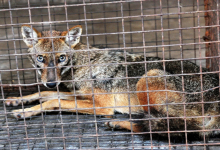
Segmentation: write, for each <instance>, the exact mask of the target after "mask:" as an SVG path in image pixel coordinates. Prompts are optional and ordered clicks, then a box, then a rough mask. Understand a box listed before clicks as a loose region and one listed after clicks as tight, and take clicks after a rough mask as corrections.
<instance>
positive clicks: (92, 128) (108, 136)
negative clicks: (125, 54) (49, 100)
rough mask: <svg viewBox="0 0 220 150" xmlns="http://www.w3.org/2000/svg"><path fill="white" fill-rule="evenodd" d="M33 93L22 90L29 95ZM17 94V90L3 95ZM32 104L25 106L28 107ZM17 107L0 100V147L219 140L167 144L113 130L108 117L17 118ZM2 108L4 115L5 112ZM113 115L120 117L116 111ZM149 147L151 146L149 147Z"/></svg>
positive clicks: (200, 145)
mask: <svg viewBox="0 0 220 150" xmlns="http://www.w3.org/2000/svg"><path fill="white" fill-rule="evenodd" d="M29 93H32V92H24V93H23V94H29ZM7 95H10V96H18V95H19V94H18V93H16V92H11V93H5V96H6V97H7ZM30 106H32V105H28V106H27V105H25V106H24V107H25V108H26V107H30ZM20 108H21V106H18V107H4V105H3V103H0V110H1V113H0V126H1V128H0V149H13V150H14V149H16V150H18V149H19V150H20V149H22V150H23V149H31V150H38V149H39V150H40V149H63V148H66V149H115V148H117V149H198V150H199V149H204V148H206V149H213V150H216V149H219V148H220V147H219V146H218V145H220V139H218V138H210V139H209V141H207V142H206V144H205V146H204V142H203V141H189V142H188V143H187V144H188V146H186V143H185V140H184V139H183V140H182V142H181V141H178V142H175V139H174V140H172V141H171V142H170V143H169V142H168V140H167V139H163V140H161V138H160V139H159V138H155V137H154V138H153V140H150V138H148V137H149V136H148V137H146V135H144V136H143V135H136V134H131V132H130V131H126V130H112V129H109V128H107V127H106V126H105V125H104V122H106V121H108V120H109V118H104V117H102V116H94V115H83V114H76V113H63V112H62V113H59V112H55V113H48V112H44V113H42V114H41V115H38V116H34V117H31V118H30V119H25V120H23V119H22V120H17V119H15V118H13V117H12V116H10V113H9V112H10V111H11V110H13V109H20ZM5 110H6V112H7V115H5ZM114 117H115V118H120V117H123V115H121V114H116V116H114ZM151 146H152V147H151Z"/></svg>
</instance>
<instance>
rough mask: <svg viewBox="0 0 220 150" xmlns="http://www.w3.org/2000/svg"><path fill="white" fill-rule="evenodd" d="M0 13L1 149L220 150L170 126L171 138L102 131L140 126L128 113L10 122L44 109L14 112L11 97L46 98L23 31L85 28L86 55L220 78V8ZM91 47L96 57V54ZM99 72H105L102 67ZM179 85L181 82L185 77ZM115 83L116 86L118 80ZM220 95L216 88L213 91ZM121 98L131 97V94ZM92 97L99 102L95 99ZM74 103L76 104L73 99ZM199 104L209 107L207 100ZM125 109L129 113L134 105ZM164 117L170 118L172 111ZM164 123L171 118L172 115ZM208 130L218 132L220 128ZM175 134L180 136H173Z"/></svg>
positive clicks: (60, 8) (16, 6)
mask: <svg viewBox="0 0 220 150" xmlns="http://www.w3.org/2000/svg"><path fill="white" fill-rule="evenodd" d="M0 8H1V9H0V18H1V19H0V33H1V37H0V64H1V65H0V86H1V103H0V111H1V113H0V120H1V121H0V126H1V128H0V149H116V148H117V149H219V147H218V145H220V140H219V138H218V136H219V135H212V136H209V137H207V136H205V134H204V136H202V137H201V138H197V136H198V135H195V136H194V135H191V134H190V133H191V132H194V131H192V130H188V129H187V128H186V127H185V128H184V130H181V131H178V130H177V131H172V130H170V129H169V126H168V127H167V130H166V131H151V130H147V131H143V132H133V131H128V130H123V129H119V130H116V129H111V128H108V127H106V125H105V123H106V122H109V121H112V120H119V121H120V120H121V121H124V120H128V121H130V122H132V121H133V122H135V121H137V120H134V119H133V118H132V115H131V112H130V113H128V114H127V115H125V114H123V113H115V114H114V115H113V116H111V117H108V116H107V117H103V116H105V115H98V114H97V115H96V113H95V114H92V115H89V114H82V113H79V112H77V111H76V112H73V113H71V112H63V111H61V110H62V109H61V108H58V109H56V110H50V111H45V110H41V111H40V114H39V115H37V116H31V117H30V118H24V119H16V118H14V117H13V116H12V111H13V110H15V109H25V108H29V107H32V106H35V105H37V104H39V103H40V105H42V103H43V101H39V102H34V103H31V104H28V105H26V104H24V102H23V101H21V105H19V106H16V107H13V106H7V105H6V100H7V98H8V97H15V96H17V97H23V96H25V95H28V94H33V93H36V92H37V93H39V95H40V93H41V92H42V91H45V90H46V91H49V89H48V88H46V87H45V86H44V85H43V83H42V81H41V79H40V78H41V76H40V75H39V74H38V70H39V69H38V68H35V67H33V66H32V65H31V63H30V61H29V60H28V57H27V56H28V55H29V53H28V47H27V46H26V45H25V43H24V42H23V37H22V33H21V26H22V25H24V24H27V25H30V27H31V29H33V28H35V29H37V30H38V31H51V32H52V30H56V31H68V30H69V29H70V28H71V27H73V26H76V25H81V26H82V35H81V37H80V41H81V42H83V43H85V45H86V46H87V49H86V50H87V51H99V49H103V50H104V51H122V52H123V53H124V54H125V55H126V52H129V53H133V54H138V55H143V56H146V57H158V58H161V60H160V62H163V63H164V64H165V63H167V62H166V61H165V60H171V59H172V60H173V61H181V62H182V61H183V60H187V61H190V62H193V63H195V64H197V66H198V67H199V68H200V72H199V73H198V74H199V75H201V74H206V72H205V73H204V72H203V71H202V68H207V69H208V73H209V74H214V73H215V74H217V73H219V65H218V63H219V59H218V56H219V44H218V41H219V2H218V0H204V1H203V0H115V1H110V0H45V1H43V0H20V1H16V0H0ZM88 45H92V46H94V47H97V49H94V50H91V49H89V47H88ZM98 48H99V49H98ZM52 49H54V47H53V48H52ZM52 53H53V52H52ZM110 63H111V64H110V65H115V64H117V62H114V63H112V62H110ZM125 63H127V65H128V64H129V62H125ZM143 63H145V64H146V63H147V62H143ZM155 63H157V62H156V61H155ZM97 65H100V66H101V67H105V64H104V65H103V64H97ZM73 67H74V66H73ZM89 67H90V68H92V67H91V66H89ZM126 71H127V70H126ZM133 71H134V72H135V70H133ZM182 74H184V72H183V70H182ZM170 76H172V75H170ZM201 76H202V75H201ZM137 78H139V79H140V77H137ZM181 78H182V81H183V78H184V77H182V76H181ZM124 79H127V78H126V77H125V78H124ZM112 80H117V79H114V77H113V79H112ZM201 80H202V79H201ZM69 82H75V81H74V79H72V80H71V81H69ZM84 82H89V79H88V80H85V81H84ZM183 82H184V81H183ZM127 84H128V82H127ZM128 86H129V85H128ZM201 86H203V84H201ZM218 87H219V84H218V83H217V86H215V87H212V88H213V89H217V88H218ZM183 89H184V87H183ZM62 90H64V91H65V90H66V89H65V87H63V86H62V85H61V86H58V87H57V88H55V89H53V91H57V92H58V95H59V91H62ZM50 91H51V90H50ZM74 91H75V90H74ZM123 92H125V93H126V92H127V94H129V90H127V91H123ZM203 92H204V91H202V90H201V91H200V92H198V93H199V94H202V93H203ZM92 94H93V97H94V95H95V93H92ZM73 96H75V97H76V93H74V94H73ZM78 96H80V95H78ZM58 99H59V96H58ZM74 101H75V99H74ZM105 101H107V100H105ZM128 101H129V98H128ZM218 102H219V101H218V99H216V101H212V103H216V105H217V103H218ZM194 103H195V104H196V103H197V102H194ZM198 103H199V104H204V101H203V99H202V100H201V102H198ZM182 105H184V107H185V105H186V103H184V102H182ZM147 106H148V105H147ZM126 107H129V108H130V106H129V105H128V106H126ZM167 108H168V105H167ZM201 108H202V111H203V113H202V112H201V116H196V117H202V118H203V126H204V122H205V120H206V118H205V117H204V106H203V105H202V106H201ZM93 109H94V110H95V108H93ZM166 111H167V114H168V111H169V109H167V110H166ZM147 113H150V112H147ZM214 117H215V118H216V117H218V116H214ZM183 118H185V120H186V118H187V116H185V114H184V116H183ZM141 119H142V120H146V119H148V118H141ZM152 119H154V118H152ZM165 119H166V120H170V119H171V118H170V117H169V116H168V115H167V117H165ZM171 120H172V119H171ZM168 122H169V121H168ZM168 124H169V123H168ZM217 126H218V125H217ZM210 130H211V131H213V132H216V133H217V132H218V131H219V129H218V128H213V129H210ZM205 131H207V129H205V128H203V130H201V131H196V132H201V133H204V132H205ZM158 133H159V134H158ZM160 133H163V134H166V135H165V136H161V135H160ZM175 133H181V134H182V135H181V136H177V137H176V136H172V134H175Z"/></svg>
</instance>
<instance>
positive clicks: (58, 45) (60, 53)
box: [21, 25, 82, 88]
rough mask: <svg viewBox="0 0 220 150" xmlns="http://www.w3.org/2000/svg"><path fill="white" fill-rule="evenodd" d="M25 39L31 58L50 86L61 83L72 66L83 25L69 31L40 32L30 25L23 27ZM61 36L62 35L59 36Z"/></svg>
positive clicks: (43, 79)
mask: <svg viewBox="0 0 220 150" xmlns="http://www.w3.org/2000/svg"><path fill="white" fill-rule="evenodd" d="M21 33H22V36H23V41H24V42H25V43H26V45H27V46H28V47H29V49H28V52H29V53H30V55H29V59H30V61H31V62H32V65H33V66H34V67H36V68H39V69H38V73H39V74H40V75H41V80H42V82H43V83H44V85H45V86H46V87H48V88H54V87H56V86H57V85H59V83H60V81H61V75H62V74H64V73H65V72H67V71H68V70H69V69H70V67H71V57H72V55H73V51H70V48H71V49H74V47H75V46H76V45H77V44H78V43H79V39H80V35H81V34H82V27H81V26H80V25H77V26H74V27H72V28H70V29H69V30H68V31H63V32H60V31H54V30H53V31H43V32H39V31H37V30H36V29H35V28H33V27H31V26H29V25H23V26H22V27H21ZM57 36H60V37H57Z"/></svg>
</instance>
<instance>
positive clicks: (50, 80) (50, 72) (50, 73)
mask: <svg viewBox="0 0 220 150" xmlns="http://www.w3.org/2000/svg"><path fill="white" fill-rule="evenodd" d="M54 66H55V65H54V62H53V61H52V60H51V61H50V62H49V64H48V67H52V68H48V69H47V83H46V87H48V88H54V87H56V85H57V84H56V82H55V81H56V76H55V73H56V71H55V68H53V67H54Z"/></svg>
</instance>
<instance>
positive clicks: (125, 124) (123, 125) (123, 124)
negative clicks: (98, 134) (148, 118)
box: [105, 121, 142, 132]
mask: <svg viewBox="0 0 220 150" xmlns="http://www.w3.org/2000/svg"><path fill="white" fill-rule="evenodd" d="M105 125H106V126H108V127H110V128H113V129H127V130H131V131H133V132H141V131H142V130H141V126H140V125H138V124H136V123H134V122H130V121H110V122H106V123H105Z"/></svg>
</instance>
